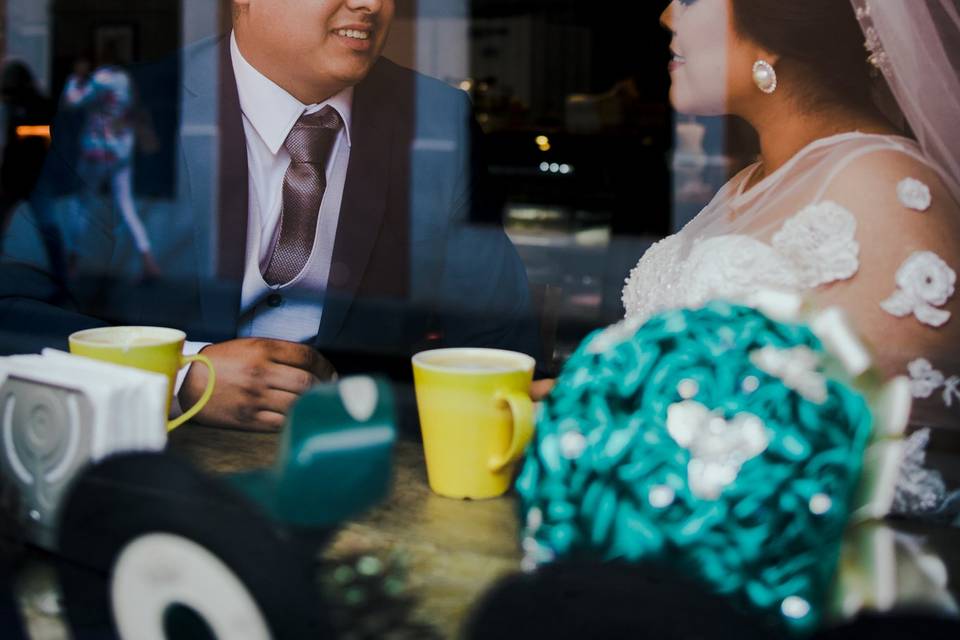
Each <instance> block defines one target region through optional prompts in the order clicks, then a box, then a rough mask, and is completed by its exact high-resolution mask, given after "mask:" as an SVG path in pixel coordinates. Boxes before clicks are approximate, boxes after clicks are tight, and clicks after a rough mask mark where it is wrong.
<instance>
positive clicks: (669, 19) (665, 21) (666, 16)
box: [660, 1, 673, 31]
mask: <svg viewBox="0 0 960 640" xmlns="http://www.w3.org/2000/svg"><path fill="white" fill-rule="evenodd" d="M660 25H661V26H662V27H663V28H664V29H666V30H667V31H673V2H672V1H671V2H670V4H668V5H667V8H666V9H664V10H663V13H661V14H660Z"/></svg>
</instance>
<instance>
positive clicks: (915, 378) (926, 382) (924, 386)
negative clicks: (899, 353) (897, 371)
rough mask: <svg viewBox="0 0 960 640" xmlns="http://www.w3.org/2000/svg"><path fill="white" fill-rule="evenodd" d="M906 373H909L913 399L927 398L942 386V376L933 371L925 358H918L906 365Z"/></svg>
mask: <svg viewBox="0 0 960 640" xmlns="http://www.w3.org/2000/svg"><path fill="white" fill-rule="evenodd" d="M907 371H908V372H909V373H910V392H911V393H912V394H913V397H914V398H929V397H930V396H931V395H933V392H934V391H936V390H937V389H939V388H940V387H942V386H943V382H944V376H943V374H942V373H940V372H939V371H937V370H936V369H934V368H933V365H932V364H930V361H929V360H927V359H925V358H918V359H916V360H914V361H913V362H911V363H910V364H908V365H907Z"/></svg>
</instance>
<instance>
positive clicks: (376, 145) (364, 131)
mask: <svg viewBox="0 0 960 640" xmlns="http://www.w3.org/2000/svg"><path fill="white" fill-rule="evenodd" d="M380 84H382V83H380V82H378V81H377V69H376V68H374V70H372V71H371V75H370V76H368V78H367V80H365V81H364V82H362V83H360V84H359V85H357V88H356V90H355V91H354V100H353V117H352V122H353V124H352V128H351V131H350V134H351V138H352V140H353V146H352V147H351V149H350V163H349V165H348V168H347V179H346V183H345V185H344V189H343V201H342V204H341V206H340V220H339V222H338V225H337V237H336V240H335V241H334V247H333V258H332V260H331V263H330V277H329V279H328V285H327V294H326V300H325V302H324V309H323V318H322V320H321V322H320V330H319V334H318V346H321V347H322V346H324V345H329V344H332V343H333V342H334V341H335V339H336V337H337V335H338V334H339V333H340V330H341V328H342V327H343V322H344V320H345V318H346V315H347V312H348V311H349V309H350V306H351V304H352V303H353V301H354V298H355V297H356V295H357V291H358V289H359V287H360V283H361V282H362V280H363V275H364V271H365V270H366V268H367V265H368V263H369V262H370V258H371V255H372V253H373V250H374V245H375V244H376V241H377V237H378V235H379V230H380V227H381V225H382V224H383V219H384V215H385V213H386V210H387V194H388V191H389V184H390V158H391V156H392V148H393V145H394V143H395V139H394V138H395V124H396V120H397V118H395V117H394V114H393V111H392V110H391V107H390V105H389V104H387V105H385V104H383V102H384V101H385V100H386V99H387V97H386V96H385V95H383V94H384V92H382V91H380V90H379V89H380V86H379V85H380Z"/></svg>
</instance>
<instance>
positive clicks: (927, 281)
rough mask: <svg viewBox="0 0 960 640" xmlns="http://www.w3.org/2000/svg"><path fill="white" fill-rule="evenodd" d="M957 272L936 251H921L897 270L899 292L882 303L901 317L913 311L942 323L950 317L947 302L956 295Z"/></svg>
mask: <svg viewBox="0 0 960 640" xmlns="http://www.w3.org/2000/svg"><path fill="white" fill-rule="evenodd" d="M956 282H957V274H956V273H955V272H954V270H953V269H951V268H950V267H949V266H948V265H947V263H946V262H944V261H943V260H942V259H941V258H940V256H938V255H937V254H935V253H933V252H932V251H918V252H916V253H914V254H913V255H912V256H910V257H909V258H907V260H906V261H905V262H904V263H903V265H901V267H900V269H898V270H897V275H896V283H897V287H899V288H898V289H897V291H896V292H894V294H893V295H892V296H890V297H889V298H887V299H886V300H884V301H883V302H881V303H880V306H881V307H882V308H883V310H884V311H886V312H887V313H889V314H891V315H894V316H896V317H898V318H904V317H906V316H909V315H910V314H913V315H914V316H915V317H916V318H917V320H919V321H920V322H922V323H923V324H927V325H930V326H931V327H942V326H943V325H944V324H946V323H947V321H948V320H950V312H949V311H944V310H943V309H937V308H936V307H940V306H943V305H944V304H946V303H947V300H949V299H950V298H951V297H952V296H953V292H954V285H955V284H956Z"/></svg>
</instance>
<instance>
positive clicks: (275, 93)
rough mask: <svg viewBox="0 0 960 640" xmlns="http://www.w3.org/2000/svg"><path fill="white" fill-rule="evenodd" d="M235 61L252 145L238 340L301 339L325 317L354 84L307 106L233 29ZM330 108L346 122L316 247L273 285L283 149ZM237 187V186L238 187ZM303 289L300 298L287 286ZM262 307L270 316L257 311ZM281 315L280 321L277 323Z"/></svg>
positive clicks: (285, 160)
mask: <svg viewBox="0 0 960 640" xmlns="http://www.w3.org/2000/svg"><path fill="white" fill-rule="evenodd" d="M230 59H231V61H232V64H233V73H234V77H235V78H236V81H237V93H238V94H239V97H240V111H241V113H242V115H243V132H244V136H245V138H246V143H247V170H248V175H249V179H248V184H247V188H248V190H249V203H250V205H249V211H248V213H247V244H246V262H245V267H244V274H243V286H242V292H241V300H240V317H241V321H240V325H239V328H238V335H240V336H241V337H252V336H257V337H267V338H277V339H281V340H291V341H295V342H300V341H304V340H308V339H310V338H312V337H313V336H315V335H316V333H317V329H318V328H319V326H320V319H321V317H322V316H323V298H324V289H325V288H326V279H327V276H328V275H329V272H330V260H331V258H332V257H333V245H334V240H335V238H336V233H337V224H338V222H339V218H340V205H341V202H342V199H343V187H344V184H345V182H346V177H347V166H348V164H349V162H350V146H351V140H350V125H351V110H352V106H353V87H348V88H346V89H344V90H343V91H341V92H340V93H338V94H336V95H334V96H332V97H331V98H329V99H327V100H325V101H324V102H320V103H317V104H309V105H306V104H303V103H302V102H300V101H299V100H297V99H296V98H294V97H293V96H292V95H290V94H289V93H287V92H286V91H285V90H284V89H282V88H281V87H280V86H278V85H277V84H276V83H275V82H273V81H272V80H270V79H269V78H267V77H266V76H265V75H263V74H262V73H260V72H259V71H258V70H257V69H256V68H255V67H254V66H253V65H251V64H250V63H249V62H247V60H246V59H244V57H243V54H242V53H241V52H240V48H239V46H238V45H237V39H236V36H235V34H232V33H231V34H230ZM327 105H329V106H331V107H332V108H334V109H336V111H337V113H338V114H340V118H341V119H342V121H343V127H342V128H341V129H340V131H339V132H338V133H337V137H336V139H335V140H334V144H333V149H332V150H331V153H330V157H329V161H328V162H327V165H326V179H327V187H326V190H325V191H324V195H323V202H322V204H321V205H320V210H319V211H318V212H317V215H318V216H319V220H318V223H317V232H316V236H315V238H314V247H313V251H312V252H311V255H310V258H309V260H308V262H307V264H306V265H305V266H304V269H303V271H301V273H300V274H299V275H298V276H297V277H296V278H294V279H293V280H291V281H290V282H288V283H285V284H282V285H275V286H271V285H269V284H267V283H266V282H264V280H263V275H262V270H263V269H266V265H267V263H268V261H269V260H270V256H271V255H272V253H273V248H274V245H275V244H276V242H277V238H278V236H279V233H280V224H279V223H280V212H281V205H282V199H283V178H284V174H285V173H286V171H287V167H288V166H289V165H290V154H289V153H288V152H287V150H286V148H284V146H283V145H284V141H285V140H286V139H287V135H289V133H290V131H291V129H293V125H294V124H296V122H297V120H298V119H299V118H300V116H301V115H303V114H310V113H315V112H317V111H319V110H320V109H322V108H324V107H325V106H327ZM238 186H239V185H238ZM308 275H309V276H310V280H309V283H310V285H309V287H307V288H308V289H312V290H309V291H308V293H309V295H303V293H304V282H303V280H304V278H305V276H308ZM294 289H297V290H298V294H299V295H296V296H285V295H283V294H284V292H285V291H292V290H294ZM276 294H279V295H280V296H282V298H281V299H282V300H283V302H282V306H280V307H278V308H273V307H271V308H269V309H266V305H264V304H263V302H264V300H265V299H266V298H267V297H268V296H271V295H276ZM261 308H263V310H264V312H265V313H260V312H259V310H260V309H261ZM278 318H279V319H281V320H282V321H279V322H278ZM208 344H209V343H206V342H192V341H188V342H187V343H186V345H185V346H184V353H187V354H193V353H197V352H198V351H200V349H202V348H203V347H205V346H207V345H208ZM186 372H187V369H183V370H182V371H181V372H180V375H179V376H178V379H177V391H179V389H180V385H181V384H182V382H183V378H184V377H185V376H186Z"/></svg>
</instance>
